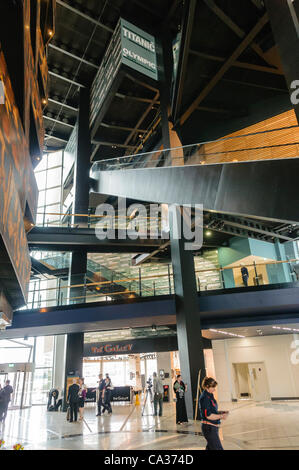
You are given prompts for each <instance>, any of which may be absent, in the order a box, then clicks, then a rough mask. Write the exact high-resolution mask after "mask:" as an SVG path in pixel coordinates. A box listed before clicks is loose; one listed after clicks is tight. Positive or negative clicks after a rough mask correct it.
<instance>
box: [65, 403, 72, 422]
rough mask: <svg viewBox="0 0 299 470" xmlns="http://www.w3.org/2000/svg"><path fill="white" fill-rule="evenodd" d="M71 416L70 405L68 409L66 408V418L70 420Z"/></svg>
mask: <svg viewBox="0 0 299 470" xmlns="http://www.w3.org/2000/svg"><path fill="white" fill-rule="evenodd" d="M70 417H71V409H70V407H69V406H68V408H67V410H66V419H67V421H69V420H70Z"/></svg>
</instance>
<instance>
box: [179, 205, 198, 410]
mask: <svg viewBox="0 0 299 470" xmlns="http://www.w3.org/2000/svg"><path fill="white" fill-rule="evenodd" d="M180 222H181V213H180V208H179V206H178V207H177V208H176V209H175V210H174V211H171V213H170V239H171V259H172V267H173V276H174V288H175V305H176V322H177V337H178V347H179V356H180V365H181V375H182V379H183V381H184V382H185V383H186V384H187V386H188V391H187V394H186V407H187V414H188V418H190V419H193V418H194V410H195V399H196V392H197V381H198V372H199V370H201V380H202V378H203V377H204V376H205V361H204V352H203V340H202V335H201V322H200V314H199V307H198V296H197V290H196V279H195V270H194V259H193V253H192V251H186V250H185V248H184V243H185V240H184V238H183V237H181V238H180V239H177V238H178V237H175V233H180V232H181V230H180V227H181V224H180Z"/></svg>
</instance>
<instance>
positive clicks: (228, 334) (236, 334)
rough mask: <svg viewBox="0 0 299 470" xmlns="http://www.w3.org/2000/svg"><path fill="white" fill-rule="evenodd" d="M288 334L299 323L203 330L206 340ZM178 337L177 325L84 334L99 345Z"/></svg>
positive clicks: (298, 331)
mask: <svg viewBox="0 0 299 470" xmlns="http://www.w3.org/2000/svg"><path fill="white" fill-rule="evenodd" d="M286 334H299V323H292V324H291V323H288V324H287V325H284V324H279V325H262V326H259V327H256V326H246V327H239V328H223V329H210V330H202V335H203V337H204V338H207V339H211V340H216V339H232V338H251V337H256V336H276V335H286ZM174 335H176V325H170V326H166V325H165V326H155V325H153V326H152V327H144V328H124V329H121V330H105V331H97V332H91V333H85V334H84V342H85V343H99V342H105V341H125V340H130V339H141V338H153V337H161V336H174Z"/></svg>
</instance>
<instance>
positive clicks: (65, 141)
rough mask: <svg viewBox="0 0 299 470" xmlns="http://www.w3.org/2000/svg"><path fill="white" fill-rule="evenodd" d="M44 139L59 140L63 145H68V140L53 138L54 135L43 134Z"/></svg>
mask: <svg viewBox="0 0 299 470" xmlns="http://www.w3.org/2000/svg"><path fill="white" fill-rule="evenodd" d="M45 137H46V138H47V139H55V140H59V141H60V142H64V143H65V144H67V143H68V140H66V139H62V138H61V137H57V136H55V135H50V134H45Z"/></svg>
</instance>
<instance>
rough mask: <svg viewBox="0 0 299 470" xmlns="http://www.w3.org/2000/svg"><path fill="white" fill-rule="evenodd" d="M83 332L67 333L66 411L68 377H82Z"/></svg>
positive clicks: (64, 403)
mask: <svg viewBox="0 0 299 470" xmlns="http://www.w3.org/2000/svg"><path fill="white" fill-rule="evenodd" d="M83 347H84V333H71V334H69V335H67V343H66V357H65V379H64V400H63V410H64V411H66V408H67V405H66V393H67V379H68V377H69V378H71V377H82V369H83Z"/></svg>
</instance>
